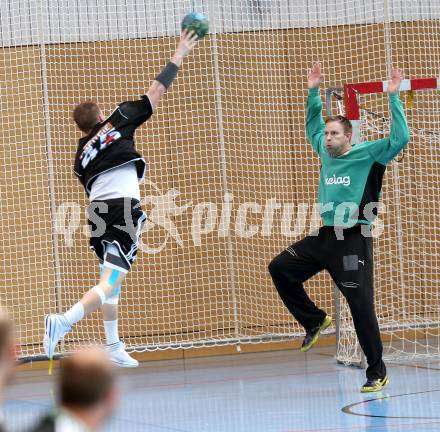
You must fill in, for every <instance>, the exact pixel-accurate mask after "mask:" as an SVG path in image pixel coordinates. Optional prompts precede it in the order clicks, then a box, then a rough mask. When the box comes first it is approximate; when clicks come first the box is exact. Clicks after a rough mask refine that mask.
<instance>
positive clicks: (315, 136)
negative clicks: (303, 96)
mask: <svg viewBox="0 0 440 432" xmlns="http://www.w3.org/2000/svg"><path fill="white" fill-rule="evenodd" d="M322 81H323V75H322V72H321V65H320V64H319V63H315V64H314V65H313V67H312V69H311V70H310V73H309V76H308V89H309V94H308V97H307V114H306V134H307V139H308V140H309V142H310V144H312V147H313V149H314V150H315V151H316V153H318V154H320V151H321V149H322V146H323V143H324V128H325V124H324V120H323V118H322V101H321V96H320V95H319V85H320V84H321V82H322Z"/></svg>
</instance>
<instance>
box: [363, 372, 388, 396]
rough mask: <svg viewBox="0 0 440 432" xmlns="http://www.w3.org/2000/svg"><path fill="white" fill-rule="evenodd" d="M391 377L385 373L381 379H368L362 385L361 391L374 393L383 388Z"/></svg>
mask: <svg viewBox="0 0 440 432" xmlns="http://www.w3.org/2000/svg"><path fill="white" fill-rule="evenodd" d="M389 382H390V379H389V378H388V377H387V376H386V375H385V377H384V378H381V379H367V382H366V383H365V384H364V385H363V386H362V387H361V393H372V392H377V391H380V390H382V389H383V388H384V387H385V386H386V385H387V384H388V383H389Z"/></svg>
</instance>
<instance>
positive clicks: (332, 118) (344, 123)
mask: <svg viewBox="0 0 440 432" xmlns="http://www.w3.org/2000/svg"><path fill="white" fill-rule="evenodd" d="M330 122H338V123H340V124H341V125H342V127H343V128H344V133H346V134H347V133H352V132H353V126H352V125H351V122H350V120H348V118H347V117H344V116H342V115H334V116H329V117H327V118H326V119H325V124H327V123H330Z"/></svg>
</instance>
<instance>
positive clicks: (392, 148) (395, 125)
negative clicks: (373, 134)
mask: <svg viewBox="0 0 440 432" xmlns="http://www.w3.org/2000/svg"><path fill="white" fill-rule="evenodd" d="M401 82H402V73H401V71H400V70H399V69H397V68H393V70H392V73H391V79H390V80H389V81H388V89H387V91H388V95H389V96H388V97H389V103H390V113H391V128H390V135H389V137H387V138H384V139H381V140H378V141H373V142H371V143H368V144H369V150H370V153H371V155H372V156H373V157H374V159H375V160H376V161H377V162H379V163H381V164H383V165H386V164H387V163H388V162H390V161H391V160H393V159H394V158H395V157H396V156H397V155H398V153H399V152H400V151H401V150H402V149H403V148H404V147H405V146H406V144H408V142H409V128H408V124H407V121H406V117H405V112H404V110H403V105H402V102H401V101H400V98H399V88H400V84H401Z"/></svg>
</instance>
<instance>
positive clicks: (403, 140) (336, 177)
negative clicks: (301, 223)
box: [306, 88, 409, 227]
mask: <svg viewBox="0 0 440 432" xmlns="http://www.w3.org/2000/svg"><path fill="white" fill-rule="evenodd" d="M389 103H390V112H391V130H390V135H389V137H387V138H383V139H380V140H376V141H364V142H362V143H359V144H355V145H353V146H352V148H351V150H350V151H348V152H346V153H344V154H342V155H340V156H337V157H331V156H330V155H329V153H328V151H327V149H326V146H325V135H324V129H325V123H324V120H323V118H322V101H321V97H320V95H319V89H317V88H313V89H309V95H308V98H307V119H306V132H307V138H308V140H309V141H310V143H311V144H312V147H313V149H314V150H315V152H316V153H317V154H318V156H319V158H320V160H321V169H320V177H319V193H318V203H319V210H320V214H321V218H322V220H323V223H324V225H327V226H343V227H349V226H353V225H355V224H358V223H360V224H371V222H372V221H373V220H374V218H375V216H376V214H377V207H378V201H379V196H380V190H381V187H382V178H383V175H384V172H385V169H386V164H387V163H388V162H390V161H391V160H392V159H393V158H394V157H395V156H396V155H397V154H398V153H399V152H400V151H401V150H402V149H403V148H404V147H405V145H406V144H407V143H408V141H409V130H408V125H407V122H406V118H405V114H404V111H403V106H402V103H401V101H400V99H399V95H398V94H397V93H391V94H390V95H389Z"/></svg>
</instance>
